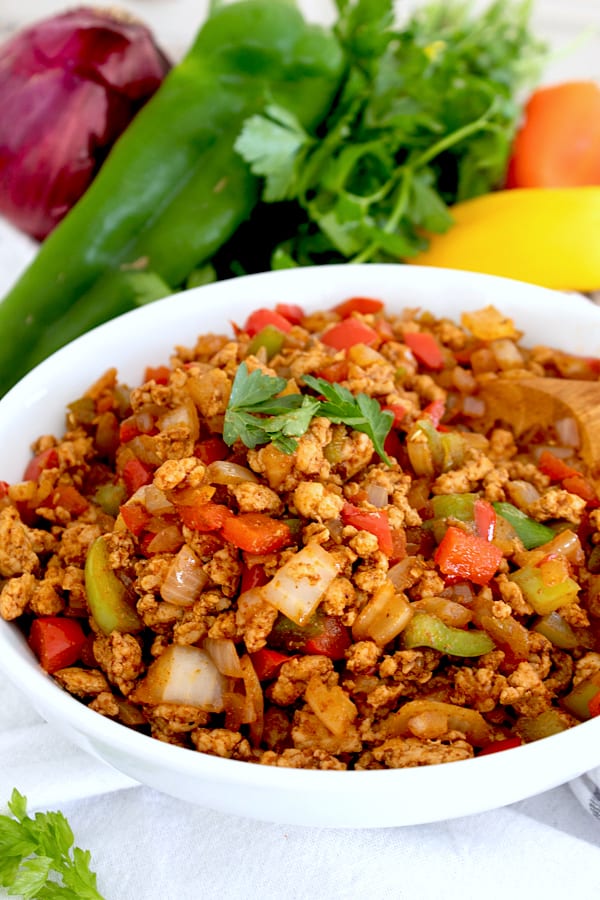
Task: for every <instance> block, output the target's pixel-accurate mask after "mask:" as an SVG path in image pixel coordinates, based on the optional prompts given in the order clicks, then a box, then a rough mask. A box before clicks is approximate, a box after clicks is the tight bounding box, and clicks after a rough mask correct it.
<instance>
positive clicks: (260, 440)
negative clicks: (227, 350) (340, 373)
mask: <svg viewBox="0 0 600 900" xmlns="http://www.w3.org/2000/svg"><path fill="white" fill-rule="evenodd" d="M303 377H304V381H305V383H306V384H307V385H308V387H311V388H313V390H315V391H317V392H318V393H319V394H320V395H321V396H323V397H324V398H325V400H318V399H316V398H313V397H309V396H307V395H306V394H286V395H284V396H283V397H279V396H277V395H278V394H280V393H281V391H282V390H283V389H284V387H285V385H286V381H285V378H277V377H276V376H274V375H266V374H265V373H264V372H261V371H260V370H259V369H255V370H254V371H253V372H249V371H248V366H247V365H246V363H245V362H243V363H241V365H240V366H239V368H238V370H237V372H236V376H235V379H234V382H233V387H232V389H231V395H230V398H229V404H228V406H227V409H226V410H225V420H224V424H223V440H224V441H225V443H226V444H229V446H231V445H232V444H234V443H235V441H236V440H240V441H241V442H242V443H243V444H244V446H246V447H248V448H249V449H254V448H255V447H258V446H261V445H262V444H268V443H273V444H275V446H276V447H278V448H279V450H281V451H282V452H283V453H293V452H294V450H296V448H297V446H298V442H297V440H296V439H297V438H299V437H302V435H303V434H306V432H307V431H308V428H309V426H310V423H311V421H312V419H313V418H314V417H315V416H325V417H326V418H327V419H329V420H330V421H331V422H333V423H335V424H340V423H342V424H344V425H348V427H349V428H352V429H354V430H355V431H361V432H363V433H364V434H367V435H368V436H369V437H370V438H371V440H372V442H373V447H374V448H375V451H376V452H377V453H378V454H379V456H380V457H381V459H383V460H384V462H386V463H387V464H388V465H391V464H392V462H391V460H390V458H389V457H388V456H387V454H386V452H385V449H384V442H385V439H386V437H387V435H388V433H389V430H390V428H391V427H392V422H393V419H394V417H393V416H392V414H391V413H390V412H387V411H384V410H382V409H381V406H380V405H379V403H378V402H377V400H375V399H374V398H373V397H368V396H367V395H366V394H362V393H361V394H357V395H356V396H355V395H354V394H352V393H351V392H350V391H349V390H348V389H347V388H345V387H343V386H342V385H340V384H331V383H330V382H329V381H326V380H325V379H324V378H314V377H313V376H312V375H304V376H303Z"/></svg>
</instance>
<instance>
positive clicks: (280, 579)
mask: <svg viewBox="0 0 600 900" xmlns="http://www.w3.org/2000/svg"><path fill="white" fill-rule="evenodd" d="M337 573H338V567H337V563H336V561H335V559H334V558H333V556H332V555H331V554H330V553H328V552H327V550H324V549H323V548H322V547H321V546H320V545H319V544H314V543H313V544H307V545H306V547H303V549H302V550H299V551H298V553H295V554H294V556H292V557H290V559H288V560H287V561H286V562H285V563H284V564H283V565H282V566H281V568H280V569H279V570H278V572H277V574H276V575H275V576H274V577H273V578H272V579H271V580H270V581H269V582H268V583H267V584H265V585H264V587H262V588H259V589H258V590H259V591H260V593H261V596H262V597H264V599H265V600H267V601H268V602H269V603H270V604H271V605H272V606H274V607H276V609H278V610H279V611H280V612H282V613H283V615H284V616H287V618H288V619H291V620H292V622H295V623H296V625H306V623H307V622H308V621H309V620H310V618H311V616H312V615H313V613H314V612H315V610H316V608H317V606H318V605H319V603H320V601H321V598H322V597H323V594H324V593H325V591H326V590H327V588H328V587H329V585H330V584H331V582H332V581H333V579H334V578H335V577H336V575H337Z"/></svg>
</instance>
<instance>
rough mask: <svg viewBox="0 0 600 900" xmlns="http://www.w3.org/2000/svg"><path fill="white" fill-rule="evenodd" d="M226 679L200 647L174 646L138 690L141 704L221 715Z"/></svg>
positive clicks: (150, 670) (167, 651)
mask: <svg viewBox="0 0 600 900" xmlns="http://www.w3.org/2000/svg"><path fill="white" fill-rule="evenodd" d="M228 688H229V682H228V680H227V678H226V677H225V676H224V675H222V674H221V673H220V672H219V670H218V669H217V667H216V666H215V664H214V662H213V661H212V659H211V658H210V656H209V655H208V653H206V651H205V650H201V649H200V648H199V647H189V646H186V645H183V644H172V645H171V646H170V647H167V649H166V650H165V651H164V653H162V654H161V655H160V656H159V657H158V659H155V660H154V662H153V663H152V665H151V666H150V668H149V669H148V672H147V674H146V677H145V678H144V680H143V681H142V683H141V684H140V685H138V687H137V688H136V690H135V695H134V696H135V700H136V702H141V703H151V704H157V703H177V704H182V705H186V706H196V707H198V708H199V709H204V710H206V711H207V712H222V711H223V709H224V704H223V695H224V693H225V692H226V691H227V690H228Z"/></svg>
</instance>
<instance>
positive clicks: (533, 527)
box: [493, 502, 554, 550]
mask: <svg viewBox="0 0 600 900" xmlns="http://www.w3.org/2000/svg"><path fill="white" fill-rule="evenodd" d="M493 506H494V509H495V510H496V512H497V513H498V515H499V516H502V518H503V519H506V521H507V522H509V523H510V525H512V527H513V528H514V530H515V532H516V534H517V537H518V538H519V540H520V541H521V543H522V544H523V546H524V547H525V549H526V550H531V548H532V547H539V546H540V545H541V544H545V543H547V542H548V541H550V540H552V538H553V537H554V532H553V531H552V529H551V528H549V527H548V526H547V525H544V524H543V523H542V522H537V521H536V520H535V519H532V518H531V516H528V515H527V514H526V513H524V512H523V511H522V510H520V509H517V507H516V506H513V504H512V503H504V502H499V503H494V504H493Z"/></svg>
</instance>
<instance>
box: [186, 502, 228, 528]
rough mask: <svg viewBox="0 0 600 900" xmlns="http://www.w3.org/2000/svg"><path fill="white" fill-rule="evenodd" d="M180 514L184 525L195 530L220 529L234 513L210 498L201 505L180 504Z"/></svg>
mask: <svg viewBox="0 0 600 900" xmlns="http://www.w3.org/2000/svg"><path fill="white" fill-rule="evenodd" d="M178 511H179V515H180V516H181V520H182V522H183V524H184V525H187V527H188V528H191V529H192V530H193V531H203V532H204V531H220V530H221V529H222V528H223V526H224V525H225V522H226V521H227V520H228V519H229V518H230V517H233V513H232V512H231V510H230V509H227V507H226V506H223V505H222V504H221V503H213V502H212V500H209V501H208V502H206V503H203V504H202V505H201V506H179V507H178Z"/></svg>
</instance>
